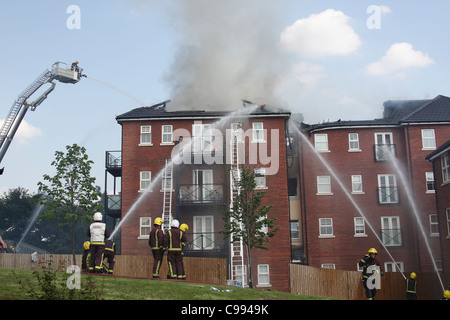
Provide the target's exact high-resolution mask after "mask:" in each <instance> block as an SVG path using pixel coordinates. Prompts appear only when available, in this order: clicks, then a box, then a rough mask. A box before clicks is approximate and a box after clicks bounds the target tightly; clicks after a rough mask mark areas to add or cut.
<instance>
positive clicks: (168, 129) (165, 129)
mask: <svg viewBox="0 0 450 320" xmlns="http://www.w3.org/2000/svg"><path fill="white" fill-rule="evenodd" d="M161 130H162V132H161V137H162V138H161V144H172V143H173V126H172V125H163V126H162V128H161Z"/></svg>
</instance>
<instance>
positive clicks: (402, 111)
mask: <svg viewBox="0 0 450 320" xmlns="http://www.w3.org/2000/svg"><path fill="white" fill-rule="evenodd" d="M383 107H384V112H383V118H381V119H375V120H347V121H341V120H338V121H334V122H325V123H320V124H315V125H305V124H303V130H306V131H315V130H321V129H328V128H336V127H348V126H352V127H358V126H363V127H366V126H393V125H394V126H399V125H405V124H412V123H433V122H450V98H449V97H445V96H442V95H439V96H437V97H436V98H434V99H431V100H388V101H386V102H384V103H383Z"/></svg>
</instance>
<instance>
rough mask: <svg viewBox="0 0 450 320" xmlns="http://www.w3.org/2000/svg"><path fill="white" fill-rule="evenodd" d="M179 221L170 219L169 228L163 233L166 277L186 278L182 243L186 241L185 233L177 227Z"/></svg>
mask: <svg viewBox="0 0 450 320" xmlns="http://www.w3.org/2000/svg"><path fill="white" fill-rule="evenodd" d="M179 226H180V222H179V221H178V220H176V219H174V220H172V224H171V228H170V230H168V231H167V232H166V234H165V235H164V247H165V249H166V250H167V263H168V265H169V272H168V274H167V278H168V279H186V275H184V274H183V273H184V271H183V255H182V254H181V250H182V249H183V245H182V243H183V242H184V243H186V235H185V234H184V232H183V231H181V230H180V229H179Z"/></svg>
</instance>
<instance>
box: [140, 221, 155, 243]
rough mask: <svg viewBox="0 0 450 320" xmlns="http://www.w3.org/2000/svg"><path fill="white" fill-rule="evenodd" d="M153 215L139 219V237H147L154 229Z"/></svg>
mask: <svg viewBox="0 0 450 320" xmlns="http://www.w3.org/2000/svg"><path fill="white" fill-rule="evenodd" d="M151 221H152V218H151V217H141V218H140V221H139V238H144V239H147V238H148V237H149V236H150V231H151V230H152V224H151Z"/></svg>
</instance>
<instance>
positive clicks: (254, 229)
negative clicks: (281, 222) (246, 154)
mask: <svg viewBox="0 0 450 320" xmlns="http://www.w3.org/2000/svg"><path fill="white" fill-rule="evenodd" d="M233 180H234V182H235V185H234V186H233V187H236V188H238V190H239V192H238V193H237V195H236V196H235V198H234V201H233V205H232V207H231V208H230V210H227V211H225V212H224V214H223V220H224V222H225V231H224V232H223V233H224V234H225V236H226V237H232V241H240V240H242V241H243V243H244V244H245V246H246V249H247V262H248V270H249V286H250V288H253V273H252V258H251V251H252V249H253V248H258V249H263V250H267V249H268V248H267V247H266V246H265V244H266V243H268V242H269V239H270V238H271V237H273V236H274V235H275V233H276V232H277V230H278V228H276V227H275V224H274V222H275V220H276V217H272V218H268V215H267V214H268V213H269V211H270V209H271V208H272V205H269V206H266V205H263V206H262V205H261V203H262V198H263V196H264V194H265V193H264V192H262V191H260V190H258V189H256V181H255V175H254V173H253V172H252V171H251V170H250V169H249V168H246V167H244V168H242V169H241V170H240V172H239V178H238V177H233Z"/></svg>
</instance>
